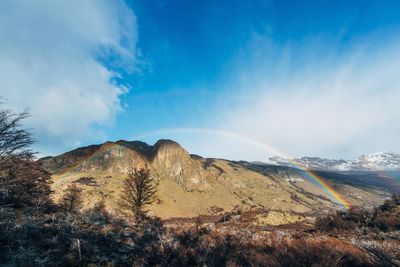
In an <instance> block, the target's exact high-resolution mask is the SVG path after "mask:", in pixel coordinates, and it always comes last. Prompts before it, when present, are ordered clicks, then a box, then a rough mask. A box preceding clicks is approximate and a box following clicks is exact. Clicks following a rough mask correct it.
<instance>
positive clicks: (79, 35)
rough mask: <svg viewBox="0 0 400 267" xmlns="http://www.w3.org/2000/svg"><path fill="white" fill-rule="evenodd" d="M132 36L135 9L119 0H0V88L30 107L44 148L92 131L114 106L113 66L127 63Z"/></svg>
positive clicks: (15, 104)
mask: <svg viewBox="0 0 400 267" xmlns="http://www.w3.org/2000/svg"><path fill="white" fill-rule="evenodd" d="M136 41H137V30H136V17H135V14H134V13H133V12H132V10H130V9H129V8H128V7H127V6H126V5H125V3H124V2H122V1H119V0H115V1H108V0H87V1H72V2H71V1H68V0H57V1H53V0H43V1H40V4H39V3H37V2H35V1H29V0H22V1H12V0H5V1H1V2H0V96H1V97H3V98H5V102H6V104H7V106H8V107H10V108H12V109H14V110H19V111H21V110H24V109H28V110H29V111H30V113H31V115H32V116H31V118H30V119H29V121H28V122H27V123H28V124H29V126H31V127H33V128H34V134H35V136H36V138H37V139H38V141H39V147H43V148H44V147H46V148H47V149H48V150H49V151H42V152H44V153H46V152H47V153H48V152H60V151H63V150H65V147H61V146H66V147H73V146H76V145H78V144H79V143H80V142H81V141H82V140H85V139H88V138H89V139H90V138H93V137H94V136H96V138H97V139H98V137H99V136H101V134H102V133H101V131H99V130H96V129H99V126H102V125H104V124H107V123H110V122H111V123H112V121H113V119H114V117H115V116H116V114H117V113H118V112H119V111H121V109H122V106H121V100H120V97H121V96H122V95H123V94H125V93H126V92H127V90H128V88H126V87H124V86H123V85H120V84H118V83H117V82H116V79H117V78H118V76H119V73H118V71H116V70H117V69H121V68H124V69H129V70H134V68H135V65H136V63H137V59H136V48H135V47H136ZM104 62H107V66H106V65H105V64H104ZM55 145H58V146H59V148H58V149H56V148H55Z"/></svg>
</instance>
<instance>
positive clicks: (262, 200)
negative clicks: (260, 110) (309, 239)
mask: <svg viewBox="0 0 400 267" xmlns="http://www.w3.org/2000/svg"><path fill="white" fill-rule="evenodd" d="M39 162H40V163H41V164H42V166H43V167H44V168H46V169H47V170H48V171H50V172H51V173H52V179H53V184H52V188H53V190H54V192H55V195H54V198H55V200H56V201H57V200H58V198H59V197H60V196H61V195H62V194H63V191H64V189H65V188H66V187H67V186H68V185H69V184H71V183H76V184H77V185H79V186H80V187H81V188H82V189H83V194H84V207H85V208H90V207H93V205H95V204H96V203H97V202H99V201H104V202H105V205H106V208H107V210H108V211H109V212H111V213H117V212H118V209H119V205H118V198H119V195H120V192H121V190H122V187H123V181H124V179H125V178H126V176H127V173H128V172H129V170H131V169H133V168H148V169H149V170H150V172H151V175H152V176H153V177H154V178H155V179H156V180H157V183H158V186H157V201H156V202H155V203H154V204H153V205H151V206H150V207H149V211H150V213H151V214H154V215H157V216H159V217H161V218H171V217H194V216H198V215H202V214H208V215H213V214H216V213H222V212H227V211H232V210H236V209H242V210H250V209H263V210H269V211H270V213H269V214H280V215H279V216H278V215H276V216H275V215H274V216H275V217H276V218H274V216H272V215H269V216H270V217H268V220H270V221H274V222H276V220H278V219H277V218H280V219H279V221H281V220H282V218H283V219H284V220H288V221H289V222H292V221H293V220H294V221H296V220H305V219H306V218H308V217H309V216H312V214H316V213H320V212H327V211H329V210H333V209H338V208H340V206H339V205H338V203H337V200H336V199H334V198H332V196H331V195H330V194H328V193H327V192H326V191H325V189H323V188H321V186H319V184H318V182H316V181H315V180H314V178H312V177H311V176H310V175H309V174H307V173H306V172H304V171H303V170H300V169H298V168H293V167H290V166H274V165H269V164H265V163H251V162H246V161H230V160H225V159H213V158H203V157H201V156H197V155H191V154H189V153H188V152H187V151H186V150H185V149H184V148H183V147H181V146H180V145H179V144H178V143H176V142H174V141H172V140H159V141H157V142H156V143H155V144H154V145H149V144H146V143H144V142H141V141H124V140H120V141H117V142H105V143H103V144H99V145H91V146H87V147H81V148H77V149H75V150H72V151H70V152H66V153H64V154H62V155H59V156H55V157H45V158H42V159H40V160H39ZM321 164H322V163H321ZM316 174H317V175H319V176H320V177H323V178H324V179H325V181H326V182H327V183H329V184H330V185H331V187H332V188H334V190H335V191H336V192H337V193H338V194H341V195H342V196H343V198H345V199H346V201H348V202H349V203H352V204H353V205H362V206H364V207H372V206H375V205H377V204H380V203H381V202H382V201H384V200H385V199H386V198H387V197H388V196H389V195H390V193H391V192H394V191H396V192H397V191H399V192H400V184H399V183H398V181H397V180H396V179H392V178H391V177H388V176H383V175H381V174H379V173H373V172H370V173H341V174H339V173H336V172H320V173H316ZM272 211H273V212H275V213H271V212H272ZM271 216H272V217H271ZM264 221H265V220H264Z"/></svg>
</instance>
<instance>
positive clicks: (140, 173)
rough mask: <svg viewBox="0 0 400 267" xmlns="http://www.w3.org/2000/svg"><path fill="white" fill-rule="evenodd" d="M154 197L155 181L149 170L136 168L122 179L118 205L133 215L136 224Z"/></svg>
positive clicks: (140, 220)
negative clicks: (121, 190)
mask: <svg viewBox="0 0 400 267" xmlns="http://www.w3.org/2000/svg"><path fill="white" fill-rule="evenodd" d="M155 198H156V186H155V181H154V178H153V177H152V176H151V175H150V172H149V170H145V169H138V170H133V171H131V172H130V173H129V174H128V177H127V178H126V180H125V181H124V190H123V192H122V194H121V198H120V205H121V207H122V208H123V209H125V210H127V211H128V212H129V213H130V215H133V218H134V220H135V223H136V225H139V224H140V223H141V222H142V220H143V219H144V217H145V215H146V214H147V211H146V210H145V209H144V208H145V206H147V205H150V204H152V203H153V202H154V201H155Z"/></svg>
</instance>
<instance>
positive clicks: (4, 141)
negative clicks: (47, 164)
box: [0, 110, 51, 208]
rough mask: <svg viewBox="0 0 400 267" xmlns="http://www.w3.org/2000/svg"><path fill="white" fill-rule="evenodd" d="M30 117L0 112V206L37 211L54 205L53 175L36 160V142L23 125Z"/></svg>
mask: <svg viewBox="0 0 400 267" xmlns="http://www.w3.org/2000/svg"><path fill="white" fill-rule="evenodd" d="M27 116H28V113H26V112H23V113H13V112H11V111H9V110H0V205H7V206H12V207H17V208H18V207H24V206H34V207H36V208H37V207H39V206H44V205H45V204H48V203H49V202H50V199H49V194H50V192H51V190H50V186H49V183H50V174H49V173H48V172H46V171H45V170H43V168H42V167H41V166H40V165H39V164H38V163H37V162H35V161H34V160H33V155H34V153H33V152H32V150H31V149H30V146H31V144H32V143H33V138H32V137H31V134H30V133H29V131H28V130H26V129H25V128H23V127H22V124H21V122H22V120H23V119H25V118H26V117H27Z"/></svg>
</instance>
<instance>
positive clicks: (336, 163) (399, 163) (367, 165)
mask: <svg viewBox="0 0 400 267" xmlns="http://www.w3.org/2000/svg"><path fill="white" fill-rule="evenodd" d="M265 163H267V164H272V165H279V166H292V167H296V166H297V165H299V164H300V165H302V166H305V167H307V168H308V169H312V170H325V171H394V170H400V154H397V153H392V152H378V153H373V154H368V155H362V156H360V157H359V158H358V159H356V160H335V159H324V158H318V157H302V158H298V159H291V160H289V159H285V158H281V157H272V158H269V159H268V160H266V161H265Z"/></svg>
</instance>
